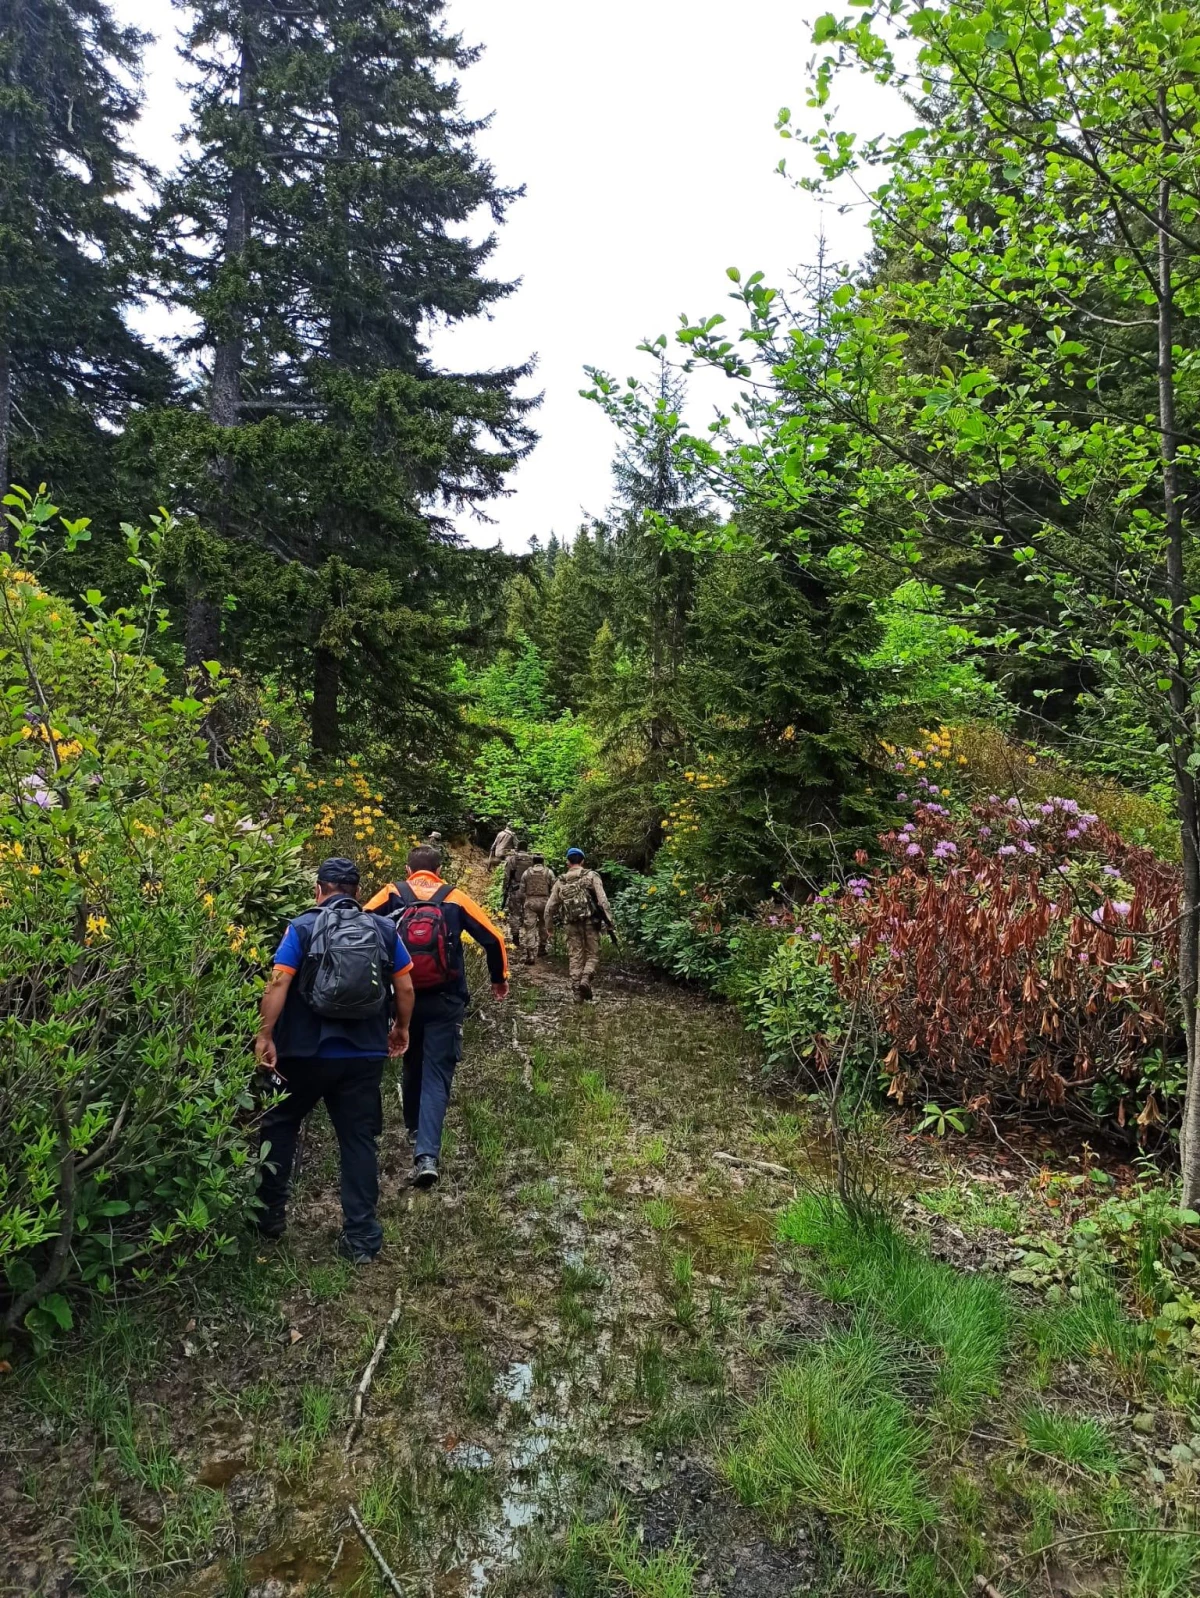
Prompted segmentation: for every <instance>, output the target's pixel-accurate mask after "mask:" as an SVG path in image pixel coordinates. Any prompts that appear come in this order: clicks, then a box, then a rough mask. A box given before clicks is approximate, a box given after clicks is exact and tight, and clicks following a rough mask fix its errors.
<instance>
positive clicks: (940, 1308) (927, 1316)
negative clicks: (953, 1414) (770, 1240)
mask: <svg viewBox="0 0 1200 1598" xmlns="http://www.w3.org/2000/svg"><path fill="white" fill-rule="evenodd" d="M779 1230H780V1235H781V1236H782V1237H783V1238H784V1239H785V1240H786V1241H788V1242H790V1243H796V1244H798V1245H800V1246H801V1247H804V1248H808V1249H811V1250H812V1251H813V1252H814V1254H815V1255H816V1266H815V1272H814V1275H815V1284H814V1285H815V1286H816V1287H817V1288H818V1290H819V1291H820V1292H821V1293H823V1294H824V1295H825V1297H826V1298H829V1299H832V1300H833V1301H835V1302H838V1303H845V1304H853V1305H855V1306H857V1307H858V1308H862V1309H868V1310H870V1311H871V1313H872V1314H873V1315H875V1316H877V1317H878V1319H879V1320H880V1321H881V1322H882V1323H883V1325H885V1326H886V1327H887V1328H888V1329H889V1330H890V1331H892V1332H893V1333H895V1334H896V1335H897V1336H898V1337H900V1338H901V1339H903V1340H904V1341H906V1342H910V1343H913V1344H916V1345H919V1346H920V1347H921V1348H922V1349H925V1350H927V1351H928V1352H929V1353H931V1354H933V1355H934V1356H935V1358H936V1359H937V1361H938V1372H937V1378H936V1386H937V1391H938V1393H939V1395H940V1396H941V1397H942V1398H943V1399H944V1400H945V1401H946V1402H947V1403H948V1404H949V1405H950V1406H951V1407H952V1408H954V1409H955V1410H958V1411H962V1412H965V1413H970V1412H971V1411H973V1410H974V1409H976V1408H977V1407H978V1405H979V1403H980V1401H981V1400H982V1399H983V1398H984V1397H985V1396H986V1395H988V1394H990V1393H995V1392H996V1391H997V1390H998V1388H999V1383H1000V1374H1001V1371H1002V1369H1003V1366H1004V1361H1005V1357H1006V1355H1007V1352H1008V1347H1009V1341H1010V1336H1011V1330H1012V1321H1013V1306H1012V1299H1011V1296H1010V1294H1009V1291H1008V1289H1007V1288H1006V1287H1005V1285H1004V1284H1003V1283H1001V1282H998V1281H996V1280H994V1279H993V1278H990V1277H985V1276H965V1275H963V1274H962V1273H960V1272H959V1271H956V1270H955V1269H954V1268H953V1267H952V1266H950V1265H944V1264H942V1263H941V1262H940V1261H938V1260H934V1259H931V1258H930V1257H929V1255H928V1254H926V1253H924V1252H923V1251H922V1250H921V1249H919V1248H918V1247H916V1245H915V1244H913V1243H910V1242H909V1241H908V1240H907V1238H904V1237H902V1236H901V1235H900V1233H899V1232H897V1231H896V1230H895V1228H894V1227H893V1226H891V1225H890V1224H889V1223H888V1222H886V1221H884V1220H882V1219H880V1220H875V1221H873V1222H869V1223H865V1222H856V1221H855V1220H854V1219H853V1218H852V1217H851V1216H850V1215H848V1214H847V1213H846V1211H845V1210H844V1209H842V1207H841V1206H840V1205H839V1204H837V1203H836V1202H834V1201H832V1200H829V1199H825V1198H822V1197H819V1196H817V1195H813V1194H807V1195H804V1196H802V1197H801V1198H799V1199H797V1200H796V1201H795V1203H793V1204H792V1205H790V1206H789V1208H788V1209H787V1210H786V1211H785V1212H784V1214H783V1216H782V1218H781V1220H780V1225H779Z"/></svg>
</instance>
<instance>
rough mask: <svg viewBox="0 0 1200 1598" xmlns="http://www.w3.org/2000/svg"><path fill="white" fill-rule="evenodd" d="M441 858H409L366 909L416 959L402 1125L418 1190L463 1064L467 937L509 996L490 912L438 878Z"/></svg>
mask: <svg viewBox="0 0 1200 1598" xmlns="http://www.w3.org/2000/svg"><path fill="white" fill-rule="evenodd" d="M441 867H442V857H441V854H440V853H439V851H438V850H437V849H434V848H431V847H430V846H429V845H428V844H422V845H421V846H420V847H419V848H417V849H414V850H413V851H412V853H411V854H410V855H409V857H408V876H407V878H406V879H405V881H404V882H402V883H401V884H400V885H399V886H398V887H397V885H396V884H395V883H394V882H389V883H388V885H387V887H386V888H383V889H381V891H380V892H379V893H377V894H376V895H375V897H374V898H373V899H370V900H368V901H367V904H366V906H365V908H366V909H368V910H373V911H374V912H375V914H376V915H380V916H385V917H387V919H388V920H390V921H393V922H395V924H396V928H397V931H398V932H399V933H400V936H401V938H402V939H405V940H407V938H410V937H411V938H412V940H413V943H412V945H411V946H409V945H408V944H407V941H406V947H408V952H409V955H410V957H411V958H412V962H413V964H412V982H413V988H414V990H415V992H416V1003H415V1004H414V1006H413V1013H412V1020H411V1022H410V1023H409V1045H408V1052H407V1053H406V1054H405V1056H404V1068H403V1071H402V1073H401V1091H402V1094H403V1097H404V1124H405V1126H406V1127H407V1128H408V1135H409V1137H410V1138H411V1139H412V1141H413V1143H414V1153H415V1157H416V1166H415V1170H414V1176H413V1180H414V1181H415V1183H416V1185H417V1186H418V1187H432V1186H433V1185H434V1183H435V1182H436V1181H437V1179H438V1160H439V1159H440V1158H441V1152H442V1124H443V1122H444V1121H445V1119H446V1110H447V1108H448V1106H449V1103H450V1089H451V1087H452V1085H453V1082H454V1071H455V1067H456V1066H457V1065H458V1062H459V1061H460V1060H461V1059H462V1031H463V1018H464V1016H465V1015H466V1013H467V1007H468V1005H469V1004H470V1000H471V996H470V992H469V990H468V988H467V971H466V962H465V960H464V958H463V950H462V938H463V934H464V933H466V934H468V935H469V936H470V937H472V938H474V940H475V942H476V943H477V944H479V946H480V948H481V949H482V950H483V952H484V954H485V956H486V957H487V964H488V975H489V977H490V978H491V982H492V992H493V993H494V994H495V996H496V997H497V998H498V999H506V998H507V997H508V951H507V949H506V948H505V944H504V937H503V934H502V933H501V932H500V930H499V928H498V927H497V926H496V925H495V924H494V923H493V922H492V920H491V919H490V917H489V916H488V914H487V911H486V910H484V909H482V908H481V907H480V906H479V905H478V904H476V903H475V901H474V899H472V898H469V897H468V895H467V894H465V893H464V892H463V891H462V889H461V888H452V887H451V886H450V885H449V883H447V882H444V881H443V880H442V876H441Z"/></svg>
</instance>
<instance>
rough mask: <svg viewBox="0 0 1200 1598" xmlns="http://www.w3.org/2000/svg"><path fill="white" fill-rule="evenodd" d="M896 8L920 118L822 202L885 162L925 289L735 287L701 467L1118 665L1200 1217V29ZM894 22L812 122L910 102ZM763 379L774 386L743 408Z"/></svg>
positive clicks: (854, 31)
mask: <svg viewBox="0 0 1200 1598" xmlns="http://www.w3.org/2000/svg"><path fill="white" fill-rule="evenodd" d="M889 16H890V17H891V19H892V22H893V23H894V24H895V26H896V27H897V28H902V29H905V30H907V31H908V32H909V33H910V34H911V36H912V37H913V38H914V39H915V41H916V47H917V56H918V71H919V77H920V83H921V87H922V93H923V95H924V97H925V98H924V100H923V101H921V102H920V104H919V105H918V111H919V112H920V120H919V122H918V124H917V125H916V126H914V127H913V128H912V129H910V130H908V131H906V132H905V133H904V134H902V135H900V136H897V137H893V138H881V139H876V140H870V141H866V142H864V143H861V144H860V142H859V141H858V140H857V139H856V138H855V137H854V136H853V135H852V134H850V133H848V132H846V131H844V130H842V129H840V128H838V127H837V126H836V125H835V123H834V121H833V118H832V115H831V114H830V113H829V112H828V111H827V110H826V112H825V121H824V123H823V125H822V128H821V130H820V131H819V132H818V133H817V134H816V135H815V137H814V140H813V142H814V143H815V146H816V155H817V161H818V163H819V167H820V171H821V177H820V179H818V180H816V181H833V180H837V179H839V178H841V177H844V176H847V175H849V174H851V173H857V174H859V176H860V177H861V175H862V174H864V173H868V172H870V171H871V170H872V169H875V170H876V171H877V172H878V174H879V181H878V184H877V186H876V188H875V189H874V191H873V205H874V211H873V226H874V228H875V232H876V237H877V239H878V240H879V242H880V246H881V249H882V250H883V251H884V252H885V253H886V252H887V250H888V249H889V247H891V246H896V247H899V246H900V245H903V247H904V248H905V249H906V250H908V251H909V252H910V254H911V257H912V259H913V260H914V261H916V262H918V263H919V268H920V269H919V271H916V272H913V273H912V274H911V275H908V276H904V277H897V278H892V279H888V280H887V281H879V280H877V279H871V278H868V277H866V276H864V278H863V279H862V280H851V279H848V280H847V281H846V282H844V283H842V284H840V285H839V286H838V287H837V288H836V289H834V290H833V292H832V294H831V295H830V303H829V305H828V306H827V307H826V308H825V309H826V315H825V316H824V319H823V320H822V321H821V323H820V325H816V324H815V321H814V318H813V317H812V316H811V315H808V314H805V315H801V316H800V317H796V316H794V315H793V314H792V313H791V312H790V311H789V310H788V308H787V307H786V306H785V304H784V303H783V301H782V299H781V297H780V296H779V295H778V294H776V293H774V292H773V291H772V290H771V289H769V288H768V287H767V286H766V285H765V283H764V282H763V279H762V277H761V274H755V276H754V277H752V278H751V279H749V280H748V281H747V282H746V283H744V284H741V283H740V281H739V289H738V295H739V297H740V299H741V301H742V303H743V305H744V308H745V310H746V312H747V323H746V327H745V330H744V334H743V337H742V339H741V340H736V339H733V338H730V337H729V336H727V334H726V333H725V331H724V329H723V327H722V326H721V323H722V320H723V319H721V318H713V319H710V320H708V321H707V322H704V323H700V324H696V325H693V326H688V327H685V328H684V329H683V330H682V332H681V334H680V337H681V338H682V340H683V342H684V344H685V346H686V347H687V349H688V350H689V352H690V353H691V354H692V355H693V356H694V357H699V358H703V359H707V360H710V361H712V362H714V363H715V364H717V365H718V366H720V367H721V368H723V369H724V370H726V371H727V372H729V373H730V374H731V375H733V376H735V377H737V378H738V380H739V383H740V384H741V386H742V389H743V392H744V393H746V394H747V396H748V397H747V399H746V400H745V401H744V402H743V403H741V405H740V407H738V410H739V413H740V414H739V416H738V426H737V430H736V431H735V429H734V427H733V426H732V425H730V426H729V427H728V428H726V429H725V430H724V431H723V436H717V437H705V438H696V439H694V440H693V441H692V442H691V443H690V444H688V445H687V446H685V447H686V451H687V453H688V456H689V458H690V460H691V461H692V463H693V466H694V467H695V469H697V470H702V471H704V472H706V473H708V474H710V476H711V477H713V478H714V479H720V480H721V481H723V482H725V483H726V484H728V483H729V482H730V481H731V480H732V481H733V482H734V483H735V484H736V485H737V491H738V492H740V493H742V494H744V495H746V496H747V497H748V498H750V499H752V500H753V501H755V502H757V503H760V504H764V505H769V506H771V507H774V508H777V509H780V510H786V511H787V513H788V514H789V515H790V516H793V517H794V518H795V520H794V522H793V523H792V525H793V526H794V527H795V529H796V533H795V536H794V541H795V542H796V543H797V545H798V546H799V548H800V550H801V552H802V558H804V559H806V560H809V559H812V558H813V555H814V553H816V551H814V537H819V538H820V540H821V541H822V544H823V548H824V554H823V555H822V556H821V558H823V559H824V560H825V561H826V562H829V561H830V560H833V561H835V562H836V563H837V564H838V565H839V566H841V567H842V568H846V567H847V566H853V564H854V563H855V562H856V561H858V560H860V559H861V558H862V557H863V555H864V553H869V554H870V555H871V557H872V558H877V559H884V560H889V561H892V562H893V563H895V564H896V565H897V566H899V567H909V568H910V569H911V567H912V566H913V565H916V564H918V563H919V562H920V561H921V560H923V559H924V558H925V557H926V555H927V554H928V553H929V552H930V551H932V550H941V551H944V550H947V549H949V550H957V551H960V552H964V553H967V554H972V555H979V554H981V553H982V552H984V551H986V552H988V554H989V558H996V557H998V556H1000V555H1004V556H1006V557H1007V558H1008V559H1009V560H1010V561H1012V562H1015V563H1016V565H1017V566H1018V567H1019V568H1020V570H1021V572H1022V574H1023V576H1024V579H1025V582H1026V584H1027V585H1028V586H1029V587H1030V588H1036V589H1037V590H1039V592H1040V596H1041V604H1040V606H1039V607H1038V608H1039V609H1040V611H1041V615H1042V617H1043V620H1042V621H1041V622H1040V623H1039V622H1038V621H1037V619H1036V617H1034V618H1030V621H1029V624H1028V625H1027V626H1026V628H1025V630H1024V633H1023V634H1022V630H1021V629H1017V628H1011V629H1007V636H1008V637H1010V638H1011V639H1012V640H1013V641H1014V642H1020V641H1021V640H1022V637H1023V639H1024V647H1025V648H1026V649H1027V650H1029V651H1032V652H1038V651H1042V650H1044V651H1046V652H1055V653H1057V654H1059V655H1060V656H1061V655H1062V654H1066V655H1069V656H1074V657H1075V658H1076V659H1078V660H1080V661H1081V662H1083V663H1088V664H1091V665H1093V666H1094V667H1096V668H1100V667H1103V668H1105V669H1111V670H1113V671H1115V672H1117V673H1119V675H1120V680H1121V682H1122V684H1123V686H1124V688H1125V690H1126V692H1127V694H1128V695H1129V696H1130V698H1131V699H1132V700H1133V701H1135V702H1136V703H1137V704H1138V705H1139V706H1140V707H1141V710H1142V713H1143V714H1144V716H1145V718H1146V722H1147V724H1148V725H1149V726H1151V727H1153V728H1154V729H1155V731H1156V733H1157V736H1158V738H1159V740H1160V742H1161V743H1162V745H1163V746H1164V747H1165V749H1166V751H1167V754H1168V758H1169V760H1170V764H1171V769H1172V774H1173V781H1174V785H1175V797H1176V805H1177V811H1178V817H1179V825H1180V840H1181V854H1182V858H1183V890H1182V901H1181V907H1180V923H1179V926H1180V943H1181V949H1180V966H1179V969H1180V1015H1181V1019H1182V1023H1183V1031H1184V1033H1185V1036H1186V1042H1187V1055H1188V1078H1189V1081H1188V1095H1187V1107H1186V1110H1185V1117H1184V1125H1183V1129H1182V1149H1181V1153H1182V1164H1183V1173H1184V1201H1185V1203H1187V1204H1188V1205H1194V1204H1195V1202H1196V1200H1197V1198H1198V1197H1200V1054H1198V1051H1197V1028H1196V1016H1197V980H1198V977H1200V964H1198V949H1200V830H1198V829H1200V803H1198V793H1197V772H1198V771H1200V743H1198V741H1197V734H1196V727H1197V726H1198V725H1200V722H1198V720H1197V716H1196V704H1197V701H1196V694H1197V688H1196V684H1197V683H1198V682H1200V658H1198V656H1197V650H1196V630H1197V625H1198V622H1197V617H1198V616H1200V594H1198V593H1197V592H1196V586H1195V582H1194V578H1193V573H1194V571H1195V569H1196V558H1195V557H1196V541H1195V532H1194V528H1193V526H1192V521H1191V515H1190V506H1191V502H1192V499H1193V497H1194V487H1195V484H1194V460H1195V451H1196V443H1195V436H1196V434H1195V424H1196V394H1197V389H1196V384H1195V381H1194V376H1195V374H1194V370H1193V367H1194V360H1195V357H1194V348H1195V347H1196V340H1195V338H1194V336H1193V332H1194V327H1195V321H1196V316H1197V311H1198V310H1200V306H1198V304H1197V295H1198V292H1200V215H1198V211H1200V198H1198V197H1200V160H1198V157H1200V145H1198V143H1197V133H1196V129H1197V126H1200V124H1198V123H1197V120H1196V115H1195V111H1196V97H1197V93H1198V89H1197V80H1196V72H1195V67H1196V62H1197V59H1198V57H1200V20H1198V19H1197V18H1195V17H1194V16H1193V15H1192V14H1191V13H1190V12H1186V11H1184V12H1179V11H1171V10H1169V9H1167V8H1165V7H1162V6H1159V5H1156V4H1147V3H1142V0H1133V3H1128V4H1119V5H1117V6H1115V7H1114V6H1100V5H1092V4H1074V3H1067V0H1056V3H1053V4H1051V5H1049V6H1044V5H1039V6H1036V7H1034V6H1031V5H1029V4H1028V3H1027V0H1011V3H1006V0H1001V3H992V4H988V5H981V4H964V3H960V0H952V3H943V4H935V5H930V6H921V7H920V8H916V7H912V6H909V5H908V4H906V3H903V0H902V3H900V4H899V5H895V6H892V7H891V8H890V9H889ZM886 28H887V24H886V23H884V25H883V29H882V31H877V28H876V19H875V18H874V17H872V16H859V17H857V18H848V19H846V20H845V21H844V22H839V21H838V20H837V19H836V18H833V17H825V18H822V19H821V20H820V21H819V22H818V23H817V25H816V38H817V41H818V43H826V44H833V45H834V46H835V47H836V52H837V53H836V54H830V55H829V56H828V57H827V58H826V59H825V60H824V61H823V62H822V63H821V64H820V65H819V67H818V70H817V74H816V78H815V84H814V92H813V101H814V103H815V105H816V106H817V107H818V108H824V107H827V105H828V101H829V94H830V91H831V84H832V81H833V77H834V75H835V73H836V72H837V70H838V66H839V62H840V61H846V60H849V61H851V62H856V63H858V64H859V65H860V66H861V67H862V68H863V69H864V70H866V71H868V72H870V73H872V74H874V75H876V76H878V77H881V78H883V79H884V80H885V81H890V82H900V81H907V80H906V69H905V68H904V67H903V66H902V65H901V64H900V63H899V61H898V59H897V57H895V56H893V54H892V51H891V45H890V41H889V37H888V35H887V32H886ZM906 48H907V47H906ZM790 127H791V123H790V118H789V117H786V116H785V118H784V130H785V131H790ZM735 276H736V274H735ZM914 329H917V330H920V332H921V336H920V337H919V338H914V337H912V336H911V334H912V331H913V330H914ZM930 329H940V330H941V336H940V337H939V338H937V339H934V338H931V337H930V336H929V330H930ZM756 367H758V369H759V373H760V375H761V376H762V377H763V378H764V382H763V384H762V385H761V386H760V387H759V388H757V389H753V388H747V387H746V379H747V377H750V376H753V375H754V369H755V368H756ZM1131 374H1132V377H1131ZM604 396H605V398H606V400H607V402H608V403H609V404H610V405H611V407H612V408H613V410H614V412H615V413H616V414H618V415H622V414H627V413H628V412H629V411H630V410H631V409H636V408H637V401H636V399H635V400H624V399H622V398H621V397H620V395H619V394H618V392H617V390H616V389H615V387H611V386H607V385H606V386H605V389H604ZM642 408H643V410H644V406H643V407H642ZM727 491H728V489H727ZM1046 618H1048V619H1046ZM1005 635H1006V629H1005V627H1004V625H1003V618H1001V627H1000V631H999V633H998V635H997V638H998V641H999V642H1003V641H1004V637H1005Z"/></svg>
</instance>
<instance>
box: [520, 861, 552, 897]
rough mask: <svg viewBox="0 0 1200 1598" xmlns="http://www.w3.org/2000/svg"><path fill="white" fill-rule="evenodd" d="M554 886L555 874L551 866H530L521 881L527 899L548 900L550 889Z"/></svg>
mask: <svg viewBox="0 0 1200 1598" xmlns="http://www.w3.org/2000/svg"><path fill="white" fill-rule="evenodd" d="M553 886H554V873H553V872H552V871H551V869H550V867H549V866H530V868H529V870H528V871H527V872H526V873H525V876H524V877H523V879H522V881H521V889H522V891H523V893H524V894H525V898H526V900H527V901H528V900H529V899H548V898H549V897H550V889H551V888H552V887H553Z"/></svg>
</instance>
